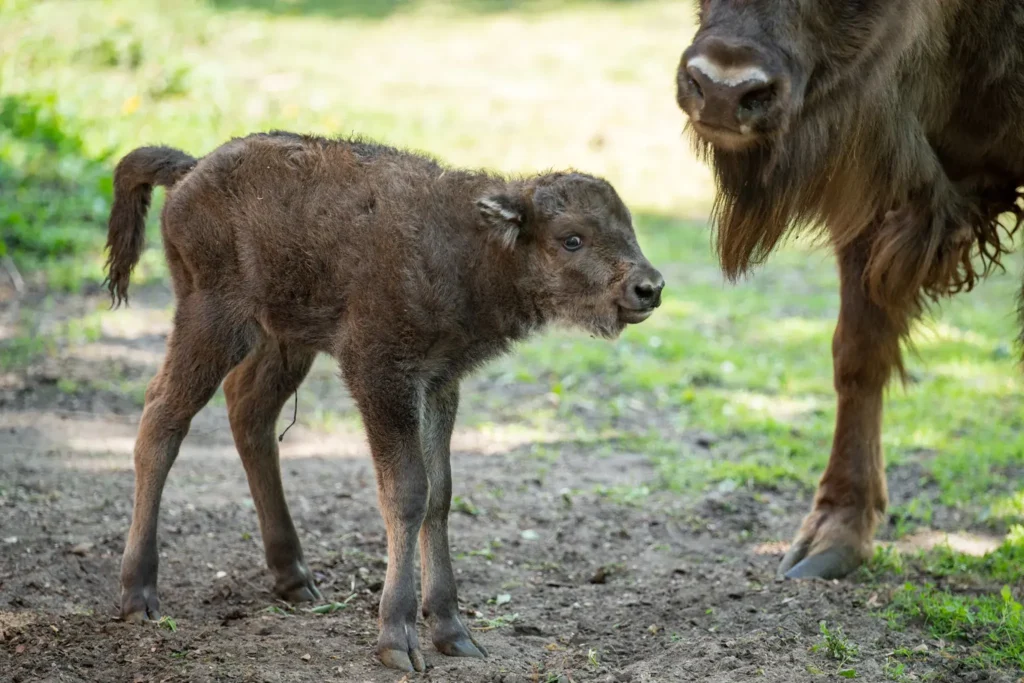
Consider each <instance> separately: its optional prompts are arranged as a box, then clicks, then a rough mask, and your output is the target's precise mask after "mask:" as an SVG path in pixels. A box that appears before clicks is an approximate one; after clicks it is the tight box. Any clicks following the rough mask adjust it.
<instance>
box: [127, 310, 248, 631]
mask: <svg viewBox="0 0 1024 683" xmlns="http://www.w3.org/2000/svg"><path fill="white" fill-rule="evenodd" d="M248 346H249V343H248V341H247V337H246V334H245V330H244V329H242V328H240V327H233V326H232V325H231V324H230V323H229V322H228V320H227V317H226V316H225V315H224V313H223V311H222V310H220V309H219V307H218V306H217V305H216V302H215V301H213V300H211V299H209V298H206V297H200V296H198V295H196V294H193V295H189V296H186V297H185V298H183V299H182V300H181V301H180V302H179V303H178V308H177V311H176V312H175V315H174V328H173V330H172V332H171V336H170V338H169V339H168V341H167V355H166V357H165V358H164V362H163V366H162V367H161V368H160V371H159V372H158V373H157V375H156V377H154V378H153V380H152V381H151V382H150V384H149V387H148V388H147V389H146V404H145V407H144V408H143V411H142V420H141V422H140V423H139V433H138V436H137V437H136V440H135V500H134V508H133V511H132V522H131V528H130V529H129V531H128V540H127V542H126V544H125V549H124V557H123V558H122V560H121V616H122V618H124V619H126V620H132V621H145V620H147V619H157V618H159V615H160V601H159V598H158V597H157V567H158V563H159V560H158V550H157V535H156V531H157V518H158V516H159V511H160V497H161V495H162V493H163V489H164V483H165V482H166V481H167V474H168V472H170V469H171V465H173V464H174V460H175V458H176V457H177V456H178V449H179V447H180V446H181V442H182V440H183V439H184V438H185V435H186V434H187V433H188V429H189V425H190V424H191V422H192V418H193V417H194V416H195V414H196V413H198V412H199V411H200V410H201V409H202V407H203V406H204V405H206V403H207V401H209V400H210V397H211V396H213V393H214V392H215V391H216V390H217V386H218V385H220V382H221V380H222V379H224V376H225V375H226V374H227V373H228V371H229V370H230V369H231V368H232V367H233V366H234V365H236V364H237V363H238V362H239V361H240V360H241V359H242V358H243V357H244V356H245V354H246V352H247V351H248Z"/></svg>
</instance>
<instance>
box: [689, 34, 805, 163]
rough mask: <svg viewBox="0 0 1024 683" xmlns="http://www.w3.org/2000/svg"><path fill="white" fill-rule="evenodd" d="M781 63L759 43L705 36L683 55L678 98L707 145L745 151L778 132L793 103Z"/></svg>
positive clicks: (701, 36)
mask: <svg viewBox="0 0 1024 683" xmlns="http://www.w3.org/2000/svg"><path fill="white" fill-rule="evenodd" d="M790 92H791V87H790V78H789V77H788V75H787V74H786V73H785V70H784V69H783V68H782V65H781V60H779V59H777V58H774V57H773V56H772V55H771V53H770V52H769V51H768V50H766V49H763V48H761V47H759V46H758V45H757V44H756V43H755V42H754V41H750V40H744V39H741V38H736V37H725V36H718V35H700V34H698V36H697V38H696V39H695V40H694V42H693V44H692V45H690V47H688V48H687V49H686V51H685V52H684V53H683V57H682V59H681V60H680V62H679V71H678V73H677V77H676V99H677V101H678V102H679V106H680V107H681V108H682V110H683V111H684V112H686V114H687V115H688V116H689V117H690V123H691V125H692V126H693V129H694V131H695V132H696V133H697V134H698V135H699V136H700V137H701V138H703V139H705V140H706V141H707V142H709V143H711V144H713V145H716V146H719V147H722V148H725V149H740V148H743V147H747V146H749V145H751V144H753V143H755V142H756V141H757V140H758V139H759V138H760V137H762V136H764V135H766V134H768V133H771V132H773V131H774V130H776V129H778V128H779V127H780V126H781V125H782V123H783V121H784V117H785V115H786V114H787V112H788V108H789V104H790Z"/></svg>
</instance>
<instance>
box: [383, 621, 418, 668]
mask: <svg viewBox="0 0 1024 683" xmlns="http://www.w3.org/2000/svg"><path fill="white" fill-rule="evenodd" d="M377 657H378V658H379V659H380V661H381V664H383V665H384V666H386V667H388V668H389V669H398V670H399V671H410V672H411V671H426V670H427V663H426V662H425V661H423V653H422V652H420V643H419V638H418V637H417V635H416V623H415V622H413V623H411V624H401V625H400V626H398V627H397V628H389V627H388V626H387V625H386V624H385V625H384V627H383V629H382V630H381V633H380V637H379V638H378V639H377Z"/></svg>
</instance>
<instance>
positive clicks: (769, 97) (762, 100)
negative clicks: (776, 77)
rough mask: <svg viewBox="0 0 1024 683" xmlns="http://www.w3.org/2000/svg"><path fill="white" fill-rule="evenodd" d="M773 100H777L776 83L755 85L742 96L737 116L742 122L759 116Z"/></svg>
mask: <svg viewBox="0 0 1024 683" xmlns="http://www.w3.org/2000/svg"><path fill="white" fill-rule="evenodd" d="M773 101H775V84H774V83H769V84H767V85H760V86H757V87H754V88H753V89H751V90H750V91H748V92H747V93H745V94H744V95H742V96H741V97H740V105H739V110H738V111H737V112H736V116H737V118H738V119H739V120H740V121H741V122H742V121H743V120H744V119H747V118H751V117H754V118H756V117H759V116H761V115H763V114H764V113H765V112H766V111H767V109H768V107H770V106H771V104H772V102H773Z"/></svg>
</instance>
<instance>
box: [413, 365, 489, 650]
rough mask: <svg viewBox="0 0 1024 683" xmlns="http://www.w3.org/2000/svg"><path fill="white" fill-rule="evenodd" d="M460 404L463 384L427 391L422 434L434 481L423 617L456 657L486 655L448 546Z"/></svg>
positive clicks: (425, 543) (425, 545)
mask: <svg viewBox="0 0 1024 683" xmlns="http://www.w3.org/2000/svg"><path fill="white" fill-rule="evenodd" d="M458 409H459V383H458V382H450V383H448V384H446V385H444V386H442V387H438V388H432V389H429V390H428V391H427V392H426V395H425V397H424V402H423V420H422V423H421V426H420V439H421V442H422V445H423V462H424V465H425V466H426V471H427V480H428V482H429V483H430V487H429V491H428V494H427V512H426V518H425V519H424V520H423V526H422V528H421V529H420V568H421V571H422V584H423V616H424V618H427V619H429V620H430V622H431V627H430V637H431V640H432V641H433V642H434V647H436V648H437V649H438V651H439V652H441V653H442V654H445V655H449V656H451V657H486V656H487V650H485V649H484V647H483V646H482V645H480V643H478V642H476V640H475V639H474V638H473V636H472V635H471V634H470V632H469V630H468V629H467V628H466V627H465V625H464V624H463V623H462V621H461V620H460V619H459V599H458V593H457V590H456V587H455V573H454V572H453V571H452V560H451V555H450V553H449V547H448V512H449V510H450V509H451V501H452V468H451V440H452V430H453V429H454V427H455V416H456V413H457V412H458Z"/></svg>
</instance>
